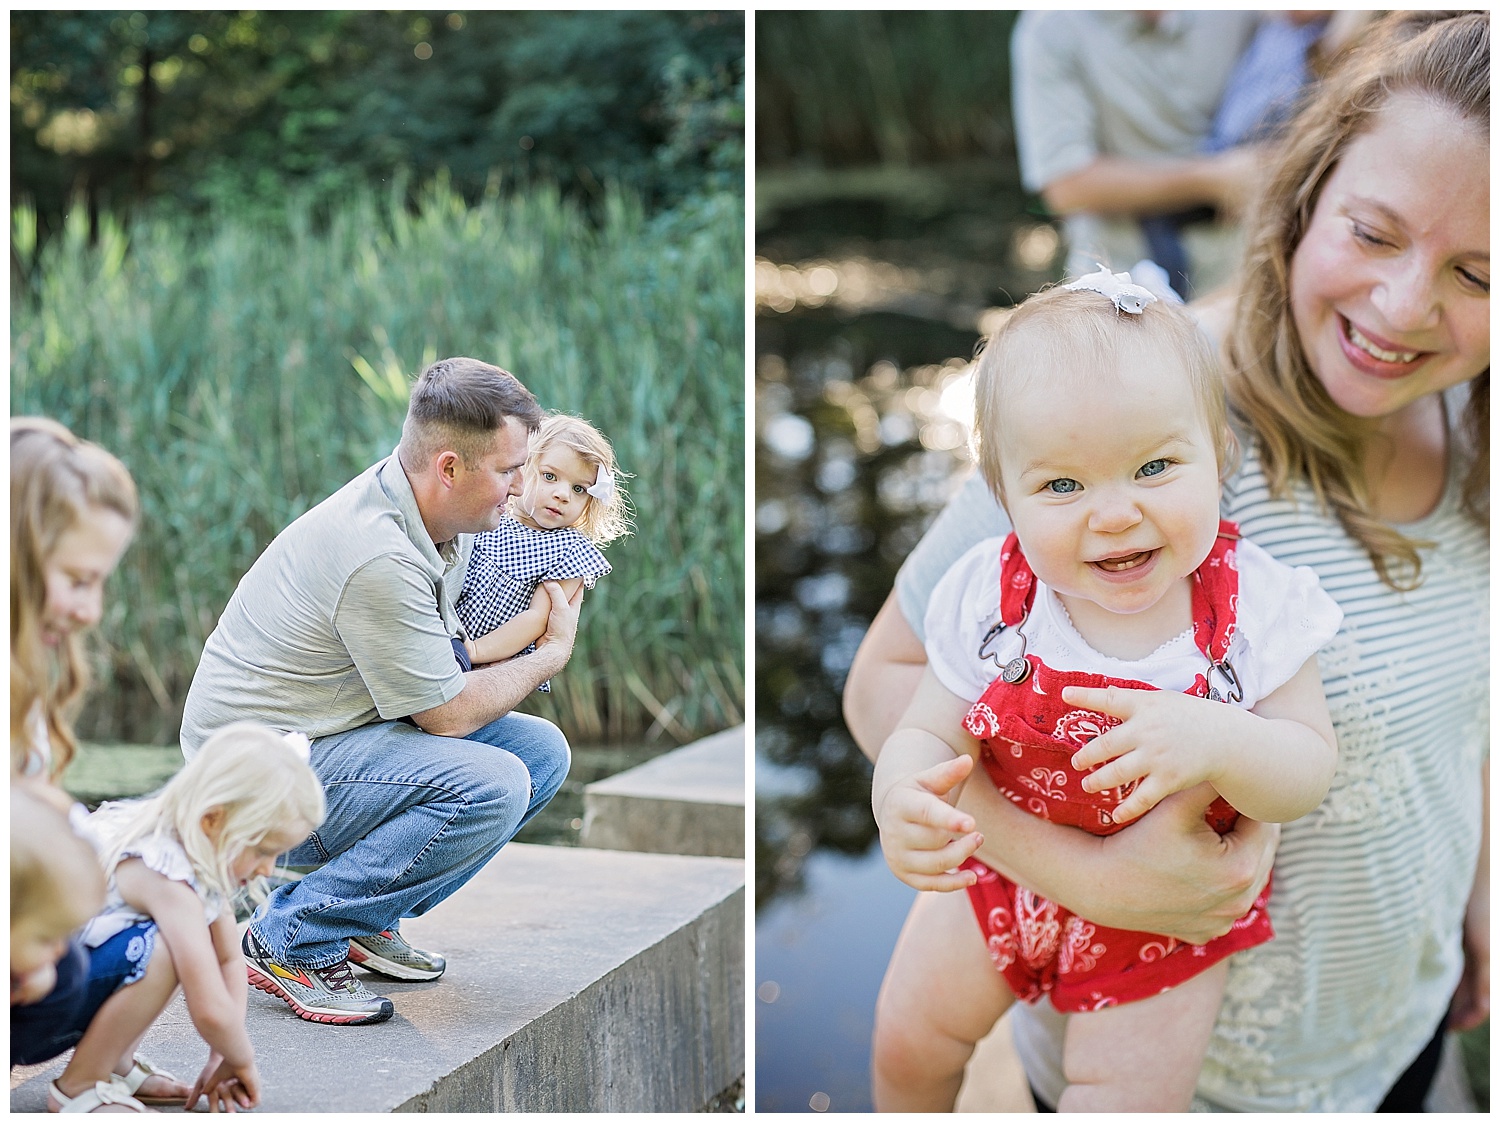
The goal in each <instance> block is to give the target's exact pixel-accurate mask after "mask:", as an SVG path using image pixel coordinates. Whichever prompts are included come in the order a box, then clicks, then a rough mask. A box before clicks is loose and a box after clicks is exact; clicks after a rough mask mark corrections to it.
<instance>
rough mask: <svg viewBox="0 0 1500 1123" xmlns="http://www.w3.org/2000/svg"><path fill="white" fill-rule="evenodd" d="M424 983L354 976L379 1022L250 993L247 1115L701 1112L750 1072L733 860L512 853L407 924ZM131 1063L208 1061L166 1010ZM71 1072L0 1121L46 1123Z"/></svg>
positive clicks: (189, 1065)
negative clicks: (321, 1014)
mask: <svg viewBox="0 0 1500 1123" xmlns="http://www.w3.org/2000/svg"><path fill="white" fill-rule="evenodd" d="M401 927H402V932H403V933H404V934H405V935H406V936H407V938H408V939H410V940H411V941H412V943H414V944H416V945H417V946H419V947H427V948H432V949H435V950H439V951H441V952H443V953H444V954H445V955H446V956H447V957H448V971H447V974H446V975H445V976H444V977H443V978H442V979H439V980H437V981H436V982H430V983H396V982H391V981H389V980H386V979H383V978H380V977H378V976H373V975H364V974H363V972H358V971H357V972H356V973H357V974H360V975H361V977H363V978H364V981H365V983H366V985H368V986H369V987H370V989H371V990H373V991H375V992H376V993H378V994H384V995H386V996H388V997H389V998H390V999H391V1000H392V1001H393V1002H394V1003H395V1006H396V1014H395V1017H393V1018H392V1019H391V1020H390V1021H389V1022H385V1023H383V1024H381V1025H374V1026H349V1027H335V1026H323V1025H315V1024H313V1023H311V1022H304V1021H302V1020H300V1019H298V1018H297V1017H296V1016H295V1015H294V1014H293V1013H292V1012H291V1010H290V1009H288V1008H287V1007H286V1006H285V1005H284V1004H282V1003H281V1002H279V1001H277V1000H276V999H274V998H271V997H270V996H268V995H265V994H263V993H261V992H260V991H258V990H255V989H253V988H252V989H251V991H250V1002H249V1012H248V1024H249V1029H250V1038H251V1040H252V1041H253V1042H254V1043H255V1049H256V1057H257V1063H258V1065H259V1067H260V1072H261V1077H262V1079H263V1081H264V1085H265V1091H264V1098H263V1101H262V1106H261V1109H260V1110H261V1111H289V1112H290V1111H295V1112H311V1111H695V1110H701V1109H702V1108H703V1107H704V1106H705V1105H706V1104H707V1103H708V1102H709V1101H710V1100H711V1099H712V1098H713V1097H714V1096H716V1095H717V1094H718V1093H720V1092H723V1091H724V1090H725V1089H727V1088H729V1087H730V1086H731V1085H733V1084H734V1083H735V1082H736V1081H737V1080H738V1079H740V1078H741V1077H742V1076H743V1075H744V1073H745V1021H744V989H745V986H744V984H745V964H744V950H745V865H744V863H743V862H741V861H734V860H731V859H725V858H702V857H683V856H678V855H664V854H632V853H623V852H611V851H602V850H585V849H580V848H575V847H566V846H527V845H524V844H521V843H512V844H511V845H510V846H507V847H506V848H505V849H504V850H502V851H501V852H500V854H499V856H498V857H496V858H495V860H494V861H492V862H490V864H489V865H488V866H486V867H485V868H484V869H483V870H482V871H481V872H480V873H479V874H478V875H477V876H476V877H475V878H474V879H473V880H472V881H471V882H469V884H468V885H466V886H464V888H463V889H461V890H459V892H457V893H455V894H454V895H453V896H452V897H451V898H450V899H449V900H447V901H446V902H444V903H443V904H442V905H439V906H438V907H437V908H436V909H435V910H433V912H431V913H429V914H428V915H426V916H423V917H417V918H415V919H412V920H407V921H405V922H403V924H402V926H401ZM141 1051H142V1052H143V1053H145V1054H146V1055H147V1056H149V1057H150V1058H151V1060H152V1061H153V1062H155V1063H156V1064H157V1065H158V1067H162V1068H166V1069H169V1070H170V1071H172V1072H175V1073H177V1074H178V1075H179V1076H181V1077H183V1078H184V1079H187V1080H191V1079H192V1078H193V1077H194V1076H196V1075H197V1073H198V1070H199V1068H201V1067H202V1065H203V1062H204V1060H205V1059H206V1056H207V1054H206V1050H205V1047H204V1045H203V1043H202V1042H201V1041H200V1040H199V1039H198V1037H197V1035H196V1033H195V1032H194V1031H193V1028H192V1025H191V1022H190V1021H189V1019H188V1014H187V1009H186V1007H185V1006H184V1005H183V1002H182V999H181V998H180V997H179V998H178V999H176V1000H175V1001H174V1002H173V1004H172V1005H171V1006H169V1007H168V1009H167V1011H166V1013H165V1014H164V1015H163V1016H162V1018H161V1019H160V1020H159V1021H158V1022H157V1024H156V1025H155V1026H153V1027H152V1029H151V1031H150V1032H149V1033H148V1034H147V1037H146V1041H145V1044H144V1045H143V1046H142V1050H141ZM65 1060H66V1058H65V1057H64V1058H59V1059H58V1060H57V1061H55V1062H52V1063H51V1064H49V1065H46V1066H38V1069H37V1070H36V1071H35V1072H33V1073H32V1075H31V1076H30V1078H29V1079H27V1080H26V1081H25V1082H24V1083H22V1084H21V1085H20V1086H19V1087H16V1088H14V1089H13V1091H12V1093H11V1109H12V1111H45V1110H46V1085H47V1082H48V1081H49V1080H51V1079H53V1078H54V1077H56V1075H57V1074H58V1073H59V1072H61V1071H62V1067H63V1062H64V1061H65Z"/></svg>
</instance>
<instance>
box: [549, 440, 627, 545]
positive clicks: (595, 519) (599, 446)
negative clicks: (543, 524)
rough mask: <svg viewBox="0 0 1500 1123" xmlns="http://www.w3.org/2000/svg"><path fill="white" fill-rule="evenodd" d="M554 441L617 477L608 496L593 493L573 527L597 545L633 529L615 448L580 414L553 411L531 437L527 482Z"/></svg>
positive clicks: (597, 467)
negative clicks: (595, 496)
mask: <svg viewBox="0 0 1500 1123" xmlns="http://www.w3.org/2000/svg"><path fill="white" fill-rule="evenodd" d="M552 445H562V446H563V447H564V448H569V449H572V450H573V451H574V452H576V453H577V454H578V455H579V456H581V457H583V459H584V460H585V461H586V462H588V463H589V464H591V465H593V467H594V468H595V469H596V470H597V469H599V468H606V469H608V470H609V472H610V473H611V474H612V475H613V476H614V478H615V491H614V494H613V495H611V496H610V497H609V499H607V500H604V501H601V500H599V499H596V498H594V496H592V495H590V496H589V497H588V502H587V503H586V504H584V508H583V514H582V515H580V516H579V518H578V521H577V522H576V523H574V524H573V529H574V530H577V531H578V532H579V533H580V534H582V535H584V536H585V537H586V538H588V540H589V541H590V542H592V543H593V544H594V545H595V546H607V545H609V543H611V542H613V541H614V540H615V539H616V538H622V537H624V536H625V535H627V534H629V533H630V516H631V509H630V497H629V496H627V495H626V494H625V487H624V485H623V484H622V483H621V482H620V477H621V475H622V474H623V473H622V472H621V471H620V468H619V465H617V464H616V463H615V450H614V449H613V448H612V447H611V446H610V443H609V441H608V440H607V439H606V438H605V436H604V434H603V433H601V432H599V430H598V429H595V428H594V427H593V426H592V425H590V424H589V423H588V422H587V421H585V420H584V419H583V418H581V417H573V416H571V415H569V414H566V413H554V414H550V415H549V416H548V417H547V419H546V420H545V421H543V422H542V427H541V428H540V429H538V430H537V433H536V436H534V437H532V438H531V454H530V455H529V456H528V457H527V458H526V477H527V480H528V482H529V481H530V480H531V479H532V478H533V477H534V476H535V475H536V471H537V464H538V462H539V461H540V460H541V457H542V453H543V452H544V451H545V450H546V449H547V448H549V447H551V446H552Z"/></svg>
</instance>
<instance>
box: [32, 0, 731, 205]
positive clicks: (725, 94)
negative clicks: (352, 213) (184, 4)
mask: <svg viewBox="0 0 1500 1123" xmlns="http://www.w3.org/2000/svg"><path fill="white" fill-rule="evenodd" d="M743 103H744V16H743V14H742V13H741V12H738V11H730V12H680V11H671V12H652V11H636V12H629V11H626V12H615V11H595V12H501V11H477V12H389V11H381V12H368V11H367V12H350V11H275V12H269V11H265V12H262V11H248V12H231V11H219V12H162V11H151V12H93V11H85V12H51V11H17V12H12V13H11V191H12V196H13V197H15V198H17V199H29V200H32V201H34V203H35V205H36V207H37V209H38V211H39V212H40V215H41V217H42V218H43V220H44V223H46V224H48V225H51V224H54V223H55V220H56V218H57V217H58V216H59V215H60V214H61V213H62V211H63V210H64V209H65V207H66V206H67V204H68V201H69V198H70V197H71V196H72V195H73V194H74V193H77V192H82V193H83V194H84V195H85V196H86V197H87V199H88V201H89V204H90V207H91V209H92V210H95V211H97V209H98V208H99V207H105V208H121V207H128V206H130V205H133V204H135V203H138V202H141V201H145V200H148V199H152V198H156V197H161V196H168V197H171V198H172V199H173V200H174V201H176V202H177V203H179V204H182V205H184V206H187V207H189V208H195V209H196V208H201V207H203V206H204V205H206V204H210V203H219V204H232V205H251V206H271V207H274V206H276V205H278V202H279V200H280V199H281V198H282V197H283V196H284V195H285V194H286V192H287V191H288V189H290V188H311V189H312V190H313V191H314V193H315V194H316V195H318V196H320V197H323V198H326V199H333V198H337V197H338V196H340V195H341V194H343V193H344V192H346V191H348V190H349V188H350V187H351V186H352V185H353V184H355V183H369V182H372V181H381V180H386V179H389V178H391V177H394V176H395V175H396V174H397V173H398V172H407V173H410V178H411V180H412V181H413V182H422V181H424V180H427V179H429V178H431V176H432V175H434V174H436V173H437V172H438V171H439V170H440V169H443V170H446V172H447V173H448V174H449V176H450V177H451V182H452V185H453V187H454V188H455V189H457V190H458V191H460V192H461V193H462V194H463V195H465V196H466V197H468V198H470V199H473V198H475V197H477V196H478V195H479V194H480V193H482V192H483V191H485V190H486V188H487V186H490V185H492V184H493V183H494V182H495V181H496V177H497V176H498V177H499V179H500V180H501V181H508V182H511V183H527V182H530V181H532V180H535V179H539V178H541V179H550V180H554V181H556V182H558V183H559V184H560V185H561V186H562V187H563V189H564V190H565V191H567V192H569V193H572V194H582V195H588V196H598V195H599V194H600V193H601V185H602V184H604V183H606V182H611V181H613V182H618V183H622V184H625V185H628V186H631V187H633V188H636V189H637V190H639V191H640V192H642V194H643V195H644V196H645V197H646V199H647V201H648V204H649V205H651V206H652V207H655V208H660V207H666V206H671V205H673V204H674V203H676V202H677V201H679V200H680V199H682V198H683V197H684V196H686V195H688V194H690V193H692V192H693V191H695V190H701V189H704V188H723V187H727V186H734V187H737V186H738V184H739V183H740V182H741V177H742V174H743V171H742V169H743V162H744V156H743V152H744V141H743V128H744V108H743Z"/></svg>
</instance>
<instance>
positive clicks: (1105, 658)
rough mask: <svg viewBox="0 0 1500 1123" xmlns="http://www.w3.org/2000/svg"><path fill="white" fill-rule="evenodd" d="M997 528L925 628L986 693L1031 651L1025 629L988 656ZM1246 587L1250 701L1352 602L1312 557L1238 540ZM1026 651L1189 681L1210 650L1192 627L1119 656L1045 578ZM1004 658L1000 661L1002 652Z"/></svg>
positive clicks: (952, 676)
mask: <svg viewBox="0 0 1500 1123" xmlns="http://www.w3.org/2000/svg"><path fill="white" fill-rule="evenodd" d="M1004 541H1005V539H1004V538H1003V537H1002V538H987V539H985V540H984V541H983V542H980V543H979V544H977V545H975V546H974V547H972V548H971V549H970V550H969V551H968V552H967V553H965V554H964V555H963V556H962V557H961V558H959V560H958V561H957V562H955V563H954V564H953V566H952V568H951V569H949V570H948V572H947V573H946V574H945V575H944V576H943V578H942V580H940V581H939V582H938V584H937V587H936V588H935V589H934V590H933V593H932V599H931V600H930V601H929V602H928V607H927V618H926V622H925V626H924V632H925V634H926V636H927V639H926V646H927V662H928V665H929V666H931V667H932V670H933V673H934V674H935V675H936V676H937V678H938V681H939V682H941V683H942V684H943V685H944V686H945V687H947V688H948V689H949V690H951V691H952V692H953V693H954V694H956V695H957V696H958V697H960V698H964V699H969V700H977V699H978V698H979V696H980V695H982V694H983V693H984V691H985V689H986V688H987V687H988V686H989V684H990V683H991V682H993V681H994V679H995V677H996V676H997V675H998V674H999V668H1000V667H1001V666H1003V665H1004V664H1005V663H1006V662H1007V661H1008V660H1010V659H1012V658H1014V657H1015V656H1017V655H1019V654H1020V653H1021V637H1020V636H1019V635H1017V634H1016V631H1015V629H1007V630H1006V631H1004V632H1002V633H1001V634H1000V636H999V637H998V638H997V639H996V641H995V642H994V643H993V644H992V645H991V647H992V649H993V650H994V652H995V659H990V658H980V656H979V649H980V646H981V645H982V643H983V641H984V636H985V633H986V632H988V631H989V629H990V627H991V626H992V625H993V624H995V623H996V622H997V621H998V620H999V619H1000V548H1001V546H1002V545H1003V544H1004ZM1235 556H1236V559H1237V561H1238V569H1239V579H1240V591H1239V598H1238V601H1237V605H1238V610H1237V619H1236V628H1235V632H1234V636H1233V638H1232V639H1231V641H1230V645H1229V654H1228V658H1229V662H1230V663H1231V664H1232V665H1233V666H1234V669H1235V673H1236V675H1237V676H1238V678H1239V682H1240V688H1241V692H1242V694H1243V695H1244V698H1243V700H1242V701H1241V703H1240V705H1241V706H1242V707H1243V708H1245V709H1249V708H1251V707H1252V706H1254V705H1255V704H1256V703H1257V702H1259V701H1260V700H1261V699H1262V698H1265V697H1266V696H1267V695H1269V694H1271V693H1272V692H1273V691H1275V690H1276V688H1277V687H1279V686H1281V685H1283V684H1284V683H1286V682H1287V681H1288V680H1289V679H1290V678H1291V677H1292V676H1293V675H1294V674H1296V673H1297V671H1298V670H1299V669H1300V668H1301V667H1302V665H1303V664H1304V663H1306V662H1307V660H1308V658H1309V657H1311V656H1312V655H1313V654H1315V653H1316V652H1317V650H1318V648H1320V647H1322V646H1323V645H1324V644H1325V643H1327V642H1328V641H1329V640H1331V639H1332V638H1333V637H1334V635H1335V634H1336V633H1337V632H1338V628H1339V622H1340V621H1341V620H1342V619H1343V616H1344V614H1343V611H1342V610H1341V609H1340V608H1339V606H1338V605H1337V604H1336V603H1334V600H1333V598H1332V597H1330V596H1329V595H1328V594H1327V593H1325V592H1324V591H1323V589H1322V587H1321V586H1320V585H1319V584H1318V578H1317V575H1316V574H1315V573H1314V572H1313V571H1312V570H1311V569H1309V568H1308V567H1307V566H1297V567H1295V568H1294V567H1292V566H1289V565H1284V564H1283V563H1281V562H1279V561H1277V560H1276V559H1275V558H1273V557H1271V555H1269V554H1267V553H1266V552H1265V551H1264V550H1262V549H1261V548H1260V547H1259V546H1257V545H1255V543H1253V542H1246V541H1243V540H1242V541H1240V542H1239V543H1238V544H1237V545H1236V547H1235ZM1021 631H1022V632H1023V633H1024V634H1025V637H1026V651H1027V653H1028V654H1031V655H1036V656H1038V657H1039V658H1040V659H1041V660H1042V662H1043V663H1045V664H1046V665H1047V666H1049V667H1051V668H1053V669H1054V670H1059V671H1089V672H1092V673H1094V674H1103V675H1109V676H1111V677H1113V678H1121V679H1134V680H1137V681H1140V682H1149V683H1150V684H1151V685H1152V686H1155V687H1158V688H1159V689H1162V690H1178V691H1185V690H1187V689H1189V688H1190V687H1191V686H1192V685H1193V680H1194V679H1195V678H1196V677H1197V676H1198V675H1200V674H1202V673H1203V671H1204V667H1205V664H1206V659H1205V656H1204V654H1203V652H1202V651H1200V650H1199V649H1198V645H1197V644H1196V643H1195V642H1194V641H1193V629H1192V625H1191V622H1190V621H1189V622H1187V623H1186V624H1185V627H1184V630H1183V631H1182V632H1180V633H1179V634H1178V635H1176V636H1174V637H1173V638H1172V639H1170V640H1168V641H1167V642H1166V643H1164V644H1162V645H1161V646H1160V647H1158V648H1157V649H1156V650H1155V651H1153V652H1151V653H1150V654H1149V655H1146V656H1144V657H1142V658H1140V659H1116V658H1114V657H1113V656H1110V655H1105V654H1103V653H1102V652H1099V651H1096V650H1094V648H1092V647H1090V646H1089V644H1088V642H1087V641H1086V640H1085V639H1084V638H1083V637H1082V636H1081V635H1079V634H1078V630H1077V629H1076V628H1075V627H1074V626H1073V621H1072V620H1071V619H1070V618H1069V616H1068V610H1067V609H1066V608H1065V607H1063V603H1062V601H1060V600H1059V599H1058V597H1057V594H1056V593H1054V592H1053V591H1052V590H1051V589H1049V588H1048V587H1047V585H1046V584H1045V583H1044V582H1043V581H1041V580H1040V579H1038V580H1037V591H1036V600H1035V603H1034V604H1033V605H1032V608H1031V613H1030V615H1029V616H1028V617H1027V619H1026V622H1025V623H1024V624H1023V625H1022V626H1021ZM996 659H998V663H997V662H996V661H995V660H996Z"/></svg>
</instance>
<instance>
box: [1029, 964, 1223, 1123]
mask: <svg viewBox="0 0 1500 1123" xmlns="http://www.w3.org/2000/svg"><path fill="white" fill-rule="evenodd" d="M1228 971H1229V963H1228V961H1227V960H1225V961H1222V962H1219V963H1216V964H1215V965H1214V966H1212V967H1210V968H1209V969H1208V970H1207V971H1204V972H1203V973H1202V974H1201V975H1195V976H1194V977H1193V978H1191V979H1189V980H1188V981H1187V982H1185V983H1183V984H1182V985H1181V986H1176V987H1173V988H1172V989H1171V990H1169V991H1167V992H1166V993H1165V994H1158V995H1156V996H1155V997H1154V998H1147V999H1145V1000H1143V1001H1141V1002H1129V1003H1126V1004H1125V1005H1123V1006H1111V1007H1110V1008H1108V1009H1106V1010H1095V1011H1092V1012H1090V1013H1087V1014H1074V1015H1073V1016H1072V1017H1070V1018H1069V1019H1068V1030H1067V1036H1066V1038H1065V1039H1064V1043H1063V1072H1064V1074H1065V1075H1066V1076H1067V1078H1068V1087H1067V1088H1066V1089H1064V1091H1063V1094H1062V1098H1061V1099H1060V1100H1059V1102H1058V1105H1057V1109H1058V1110H1059V1111H1186V1110H1187V1109H1188V1105H1189V1104H1190V1103H1191V1102H1192V1099H1193V1088H1194V1087H1195V1086H1196V1085H1197V1083H1198V1070H1199V1069H1200V1068H1202V1067H1203V1054H1204V1052H1205V1051H1206V1050H1207V1049H1208V1038H1209V1035H1210V1034H1211V1033H1212V1032H1213V1028H1214V1021H1215V1019H1216V1018H1218V1016H1219V1003H1220V1002H1221V1001H1222V1000H1223V997H1224V979H1225V976H1226V975H1227V973H1228Z"/></svg>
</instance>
